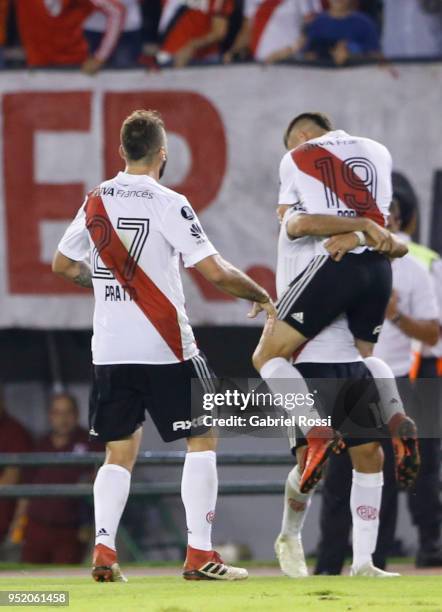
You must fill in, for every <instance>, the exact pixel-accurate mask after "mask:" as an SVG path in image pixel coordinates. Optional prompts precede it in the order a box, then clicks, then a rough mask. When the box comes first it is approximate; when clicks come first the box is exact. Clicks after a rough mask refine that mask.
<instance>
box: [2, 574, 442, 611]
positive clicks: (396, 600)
mask: <svg viewBox="0 0 442 612" xmlns="http://www.w3.org/2000/svg"><path fill="white" fill-rule="evenodd" d="M147 572H148V570H147ZM15 589H17V590H24V589H32V590H68V591H69V593H70V606H69V608H63V609H66V610H69V611H72V612H73V611H75V612H77V611H81V612H102V611H103V612H112V611H115V612H116V611H118V612H129V611H132V610H134V611H135V610H137V611H141V610H147V611H148V612H237V611H238V612H248V611H250V612H256V611H263V612H264V611H265V612H286V611H287V612H289V611H290V612H291V611H294V610H301V611H303V610H314V611H321V610H324V611H327V612H328V611H329V610H330V611H333V612H335V611H339V612H345V611H346V610H351V611H359V610H360V611H364V612H367V611H368V612H371V611H373V612H377V611H378V610H382V611H388V612H390V610H402V611H404V610H405V611H408V610H410V611H411V610H412V611H413V612H441V611H442V576H440V577H438V576H407V577H401V578H395V579H384V580H382V579H372V578H349V577H313V578H307V579H303V580H290V579H288V578H285V577H283V576H281V577H276V578H261V577H253V576H252V577H251V578H249V580H246V581H244V582H234V583H219V582H185V581H184V580H182V579H181V578H179V577H176V578H175V577H159V578H153V577H152V578H149V577H146V578H132V579H130V582H129V583H128V584H95V583H93V582H92V581H89V580H88V578H87V577H85V578H78V577H75V578H72V577H71V578H58V577H57V578H30V577H26V576H25V575H24V576H23V578H13V579H7V578H1V574H0V590H15ZM26 608H27V609H32V610H44V609H46V610H47V609H48V608H47V607H44V608H42V607H38V608H37V607H34V606H29V607H28V606H26ZM5 609H8V608H5Z"/></svg>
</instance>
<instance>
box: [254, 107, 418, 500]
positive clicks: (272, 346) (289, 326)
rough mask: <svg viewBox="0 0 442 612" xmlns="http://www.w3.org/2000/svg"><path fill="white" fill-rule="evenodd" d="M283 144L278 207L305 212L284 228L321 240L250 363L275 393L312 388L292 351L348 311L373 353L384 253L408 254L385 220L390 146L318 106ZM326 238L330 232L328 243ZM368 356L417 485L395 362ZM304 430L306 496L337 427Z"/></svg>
mask: <svg viewBox="0 0 442 612" xmlns="http://www.w3.org/2000/svg"><path fill="white" fill-rule="evenodd" d="M289 137H290V144H289V143H288V138H289ZM286 141H287V144H289V147H290V149H291V150H290V151H289V153H287V154H286V155H285V156H284V158H283V160H282V162H281V167H280V179H281V189H280V197H279V204H280V205H283V206H291V207H292V210H293V209H295V210H296V211H297V213H298V214H293V215H291V218H290V219H289V220H288V222H287V225H286V232H287V234H288V236H289V237H290V239H293V240H294V239H299V238H300V237H302V236H315V237H317V238H316V239H315V240H314V242H313V251H310V252H309V253H308V255H307V257H306V258H305V260H304V263H305V265H303V266H301V267H300V268H299V269H301V270H302V272H301V273H300V274H298V275H297V276H296V277H294V280H292V282H291V284H290V286H289V287H288V289H287V290H286V292H285V294H284V295H283V296H282V297H281V299H280V300H279V303H278V321H277V322H276V325H275V327H274V332H273V334H272V335H268V334H263V336H262V338H261V340H260V343H259V345H258V347H257V349H256V351H255V353H254V356H253V362H254V365H255V367H256V369H257V370H258V371H259V372H260V374H261V376H262V377H263V378H264V379H266V380H267V383H268V385H269V387H270V388H271V389H272V390H273V391H274V392H281V390H282V391H283V392H286V391H287V381H292V383H296V385H297V388H298V390H300V391H301V390H302V392H304V393H307V392H308V390H307V387H306V386H305V383H304V381H303V379H302V376H301V375H300V373H299V372H298V371H297V370H296V369H295V368H293V367H292V366H291V364H290V363H289V360H290V359H291V357H292V355H293V353H294V352H295V351H296V350H297V349H299V348H300V347H301V346H302V345H303V344H304V343H305V342H306V340H307V339H309V338H312V337H314V336H316V335H317V334H318V333H319V332H320V331H321V330H322V329H324V327H326V326H327V325H329V324H330V323H332V322H333V321H334V320H335V319H336V318H337V317H338V316H339V315H342V314H345V315H346V316H347V321H348V325H349V328H350V330H351V332H352V334H353V336H354V337H355V341H356V345H357V347H358V349H359V351H360V352H361V354H362V355H363V356H364V357H368V356H370V355H371V353H372V350H373V344H374V343H375V342H376V340H377V336H378V334H379V332H380V329H381V326H382V323H383V320H384V315H385V309H386V306H387V304H388V300H389V298H390V295H391V266H390V262H389V260H388V258H387V257H386V256H385V255H384V253H388V254H389V255H390V256H402V255H404V254H405V253H406V251H407V249H406V247H405V246H404V245H402V244H401V243H399V242H397V241H396V240H395V239H394V237H393V236H392V234H390V232H388V230H386V229H385V228H384V227H383V226H384V224H385V220H386V218H387V216H388V210H389V206H390V202H391V195H392V189H391V156H390V154H389V152H388V151H387V149H386V148H385V147H384V146H383V145H381V144H379V143H377V142H375V141H373V140H369V139H366V138H360V137H355V136H351V135H349V134H347V133H346V132H344V131H342V130H336V131H334V130H333V129H332V126H331V124H330V121H329V119H328V118H327V117H325V116H324V115H322V114H320V113H304V114H302V115H299V116H298V117H296V118H295V119H294V120H293V121H292V122H291V123H290V125H289V128H288V130H287V133H286ZM326 236H333V238H331V239H330V240H329V241H328V242H326V244H325V245H324V240H323V239H324V237H326ZM347 252H349V254H348V255H346V257H343V255H344V254H345V253H347ZM329 254H331V255H332V257H330V256H329ZM257 311H259V306H256V307H255V312H257ZM371 360H372V361H373V364H372V367H373V370H376V372H377V374H375V376H376V378H383V381H382V383H383V384H384V387H386V388H384V389H383V392H384V397H385V398H387V397H388V396H389V397H388V399H387V401H382V409H383V413H384V414H383V416H384V418H385V422H386V423H388V425H389V428H390V431H391V433H392V437H393V442H394V445H395V451H396V462H397V471H398V476H399V479H401V478H402V479H404V480H406V481H408V482H410V481H412V480H413V479H414V478H415V476H416V473H417V467H418V463H419V455H418V449H417V435H416V428H415V425H414V423H413V422H412V421H411V419H409V418H408V417H406V416H405V414H404V410H403V406H402V402H400V401H398V399H397V398H396V397H394V400H395V401H393V402H392V401H390V400H391V399H392V398H393V391H392V387H393V385H392V384H390V382H392V380H391V381H388V380H387V379H388V378H389V376H388V367H387V366H386V364H384V363H383V362H382V361H380V360H376V359H375V358H371ZM383 366H385V368H386V369H385V368H384V367H383ZM373 370H372V371H373ZM303 385H304V386H303ZM397 396H398V394H397ZM381 399H384V398H382V393H381ZM399 400H400V398H399ZM310 413H311V416H316V417H317V418H319V415H318V414H317V413H316V414H315V413H314V411H312V410H310ZM303 433H304V435H305V437H306V439H307V442H308V449H307V452H306V455H305V462H304V470H303V474H302V478H301V483H300V487H301V491H302V492H304V493H307V492H308V491H309V490H310V489H311V488H312V487H313V486H314V485H315V484H316V482H318V480H319V479H320V477H321V473H322V467H323V464H324V462H325V460H326V458H327V456H328V454H329V452H330V451H331V450H333V449H337V448H338V445H339V443H340V441H339V437H338V436H337V435H336V433H335V432H334V431H333V430H332V429H331V428H326V427H309V426H306V427H305V428H304V430H303Z"/></svg>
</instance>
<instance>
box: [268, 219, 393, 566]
mask: <svg viewBox="0 0 442 612" xmlns="http://www.w3.org/2000/svg"><path fill="white" fill-rule="evenodd" d="M294 214H296V210H295V209H294V208H293V207H291V208H289V209H288V210H287V211H286V213H285V215H284V218H283V220H282V223H281V230H280V235H279V241H278V265H277V275H276V280H277V294H278V297H280V296H281V295H283V294H284V292H285V290H286V288H287V287H288V286H289V285H290V283H291V281H292V280H293V278H296V277H297V276H298V274H299V273H301V272H302V271H303V269H304V266H305V260H307V261H308V260H309V259H311V257H312V256H313V254H314V253H315V248H316V239H315V238H312V237H310V236H306V237H302V238H299V239H298V240H291V239H290V237H289V236H288V234H287V224H288V223H289V221H290V218H291V217H292V216H293V215H294ZM295 367H296V369H297V371H299V372H300V374H301V375H302V376H304V377H305V378H307V379H313V381H314V387H315V390H316V391H318V390H319V394H320V396H321V400H322V401H321V404H322V407H323V411H324V413H321V415H320V416H322V417H324V416H330V417H331V418H332V424H333V426H334V427H335V428H337V429H339V430H340V431H341V433H342V434H343V437H344V440H345V443H346V446H347V448H348V452H349V454H350V457H351V461H352V463H353V468H354V469H353V481H352V489H351V498H350V507H351V514H352V522H353V563H352V575H354V576H361V575H363V576H374V577H392V576H398V575H399V574H392V573H389V572H384V571H383V570H381V569H379V568H376V567H374V566H373V562H372V554H373V552H374V550H375V548H376V540H377V535H378V529H379V512H380V506H381V498H382V485H383V473H382V468H383V452H382V448H381V446H380V443H379V437H380V435H381V434H380V431H379V429H378V426H377V424H378V420H379V419H376V417H375V415H374V414H373V410H372V409H373V406H374V405H376V404H378V398H377V390H376V387H375V383H374V381H373V379H372V378H371V375H370V372H369V370H368V368H367V366H366V365H365V363H364V362H363V360H362V357H361V355H360V353H359V351H358V349H357V348H356V346H355V343H354V339H353V335H352V333H351V331H350V329H349V327H348V323H347V320H346V317H345V316H344V315H340V316H339V317H338V318H337V319H336V320H335V321H333V322H332V323H331V324H330V325H329V326H328V327H326V328H325V329H324V330H322V331H321V332H319V334H318V335H317V336H315V337H314V338H312V339H311V340H310V341H309V342H308V343H306V344H305V345H304V347H303V348H302V349H301V351H300V353H298V355H297V356H296V358H295ZM313 381H312V382H313ZM318 387H319V389H318ZM338 397H339V400H338V399H337V398H338ZM290 433H291V435H290V446H291V450H292V453H293V454H294V455H295V456H296V457H297V465H296V466H295V467H294V468H293V469H292V470H291V471H290V473H289V475H288V477H287V481H286V485H285V494H284V511H283V520H282V526H281V532H280V534H279V536H278V538H277V539H276V542H275V552H276V556H277V558H278V561H279V564H280V566H281V569H282V571H283V572H284V573H285V574H287V575H288V576H290V577H292V578H300V577H305V576H307V575H308V571H307V566H306V563H305V558H304V551H303V547H302V540H301V530H302V526H303V524H304V520H305V516H306V513H307V511H308V507H309V505H310V502H311V497H312V494H313V491H312V490H310V491H309V492H308V493H301V490H300V479H301V472H300V468H299V466H302V465H303V462H304V455H305V452H306V439H305V437H304V436H303V435H302V433H301V432H300V431H299V430H298V431H297V432H296V434H295V435H293V432H292V431H291V432H290ZM361 508H369V509H370V510H369V511H367V512H366V513H365V514H364V515H363V516H362V512H361V510H360V509H361Z"/></svg>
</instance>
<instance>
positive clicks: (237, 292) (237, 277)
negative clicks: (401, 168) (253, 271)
mask: <svg viewBox="0 0 442 612" xmlns="http://www.w3.org/2000/svg"><path fill="white" fill-rule="evenodd" d="M195 267H196V269H197V270H198V271H199V272H200V273H201V274H202V275H203V276H204V278H206V279H207V280H208V281H209V282H211V283H212V284H213V285H215V287H218V289H220V290H221V291H224V292H225V293H229V294H230V295H233V296H235V297H239V298H242V299H244V300H250V301H251V302H253V308H252V311H251V313H250V314H249V317H251V318H254V317H256V315H257V314H258V313H259V312H261V311H262V310H265V312H266V313H267V330H268V331H270V332H271V330H272V328H273V324H274V322H275V320H276V317H277V313H276V308H275V305H274V304H273V302H272V300H271V298H270V296H269V294H268V293H267V291H266V290H265V289H264V288H263V287H261V286H260V285H258V283H255V281H254V280H253V279H252V278H250V276H247V274H244V272H241V270H239V269H238V268H236V267H235V266H233V265H232V264H231V263H229V262H228V261H226V260H225V259H223V258H222V257H220V255H211V256H210V257H206V258H205V259H203V260H201V261H200V262H198V263H197V264H195Z"/></svg>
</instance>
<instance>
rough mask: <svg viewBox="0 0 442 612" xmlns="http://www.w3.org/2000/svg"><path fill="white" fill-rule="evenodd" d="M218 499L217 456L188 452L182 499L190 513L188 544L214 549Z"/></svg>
mask: <svg viewBox="0 0 442 612" xmlns="http://www.w3.org/2000/svg"><path fill="white" fill-rule="evenodd" d="M217 496H218V474H217V469H216V453H215V452H213V451H201V452H196V453H187V454H186V459H185V461H184V468H183V477H182V480H181V499H182V500H183V504H184V508H185V510H186V521H187V530H188V544H189V546H192V548H198V549H199V550H212V523H213V520H214V518H215V506H216V498H217Z"/></svg>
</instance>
